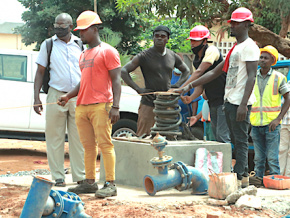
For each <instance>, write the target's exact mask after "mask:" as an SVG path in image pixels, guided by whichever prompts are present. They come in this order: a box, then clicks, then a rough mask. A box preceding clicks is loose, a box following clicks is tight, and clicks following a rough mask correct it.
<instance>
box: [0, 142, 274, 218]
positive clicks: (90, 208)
mask: <svg viewBox="0 0 290 218" xmlns="http://www.w3.org/2000/svg"><path fill="white" fill-rule="evenodd" d="M19 148H21V149H30V150H31V151H43V150H45V143H44V142H33V141H21V140H6V139H0V175H3V174H6V173H7V172H10V173H16V172H19V171H30V170H35V169H49V167H48V163H47V159H46V157H45V156H39V155H36V154H34V155H27V152H22V153H23V154H24V155H19V152H18V151H16V150H15V149H19ZM3 149H5V150H3ZM6 149H8V150H6ZM65 150H66V152H68V146H67V145H66V148H65ZM20 153H21V152H20ZM16 154H17V155H16ZM65 167H69V160H68V159H66V160H65ZM28 192H29V188H28V187H21V186H14V185H9V184H1V183H0V218H10V217H19V216H20V214H21V211H22V208H23V206H24V203H25V200H26V197H27V194H28ZM79 196H80V198H81V199H82V201H83V202H84V203H85V212H86V214H88V215H90V216H92V217H196V218H197V217H198V218H199V217H200V218H203V217H220V218H227V217H253V218H254V217H280V216H279V215H278V214H275V212H273V211H271V210H265V209H262V210H250V209H237V208H236V207H235V206H228V207H222V206H220V207H216V206H209V205H207V204H206V203H205V202H188V201H187V202H185V201H178V202H176V201H174V202H172V203H168V202H166V203H164V202H159V203H158V204H155V203H154V204H148V203H140V202H132V201H120V200H117V199H96V198H95V197H94V195H93V194H81V195H79ZM209 215H214V216H209Z"/></svg>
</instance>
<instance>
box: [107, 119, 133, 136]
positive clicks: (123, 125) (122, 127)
mask: <svg viewBox="0 0 290 218" xmlns="http://www.w3.org/2000/svg"><path fill="white" fill-rule="evenodd" d="M136 132H137V122H136V121H135V120H130V119H120V120H118V121H117V123H115V124H114V125H113V128H112V137H122V136H123V137H124V136H127V135H128V134H131V135H135V134H136Z"/></svg>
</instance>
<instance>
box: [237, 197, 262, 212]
mask: <svg viewBox="0 0 290 218" xmlns="http://www.w3.org/2000/svg"><path fill="white" fill-rule="evenodd" d="M235 205H236V207H249V208H255V209H262V201H261V199H260V198H259V197H256V196H254V195H247V194H246V195H243V196H241V197H240V198H239V199H238V200H237V202H236V204H235Z"/></svg>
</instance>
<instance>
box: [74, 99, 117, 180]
mask: <svg viewBox="0 0 290 218" xmlns="http://www.w3.org/2000/svg"><path fill="white" fill-rule="evenodd" d="M111 105H112V103H99V104H92V105H78V106H77V107H76V124H77V127H78V131H79V135H80V140H81V142H82V144H83V146H84V148H85V169H86V179H95V178H96V160H97V154H98V148H100V149H101V152H102V156H103V161H104V168H105V173H106V181H114V180H115V162H116V156H115V149H114V145H113V143H112V139H111V132H112V124H111V120H110V119H109V111H110V109H111Z"/></svg>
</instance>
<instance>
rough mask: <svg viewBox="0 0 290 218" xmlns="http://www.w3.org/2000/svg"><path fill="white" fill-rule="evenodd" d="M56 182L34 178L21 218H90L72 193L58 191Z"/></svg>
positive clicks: (82, 204) (79, 200) (76, 196)
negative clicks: (55, 186) (55, 187)
mask: <svg viewBox="0 0 290 218" xmlns="http://www.w3.org/2000/svg"><path fill="white" fill-rule="evenodd" d="M53 184H54V182H52V181H50V180H48V179H45V178H42V177H39V176H34V178H33V181H32V184H31V187H30V190H29V193H28V196H27V198H26V201H25V204H24V207H23V209H22V212H21V215H20V218H28V217H29V218H30V217H33V218H89V217H91V216H89V215H87V214H86V213H85V211H84V203H83V202H82V200H81V199H80V197H79V196H78V195H76V194H75V193H72V192H65V191H56V190H52V189H51V187H52V185H53Z"/></svg>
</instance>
